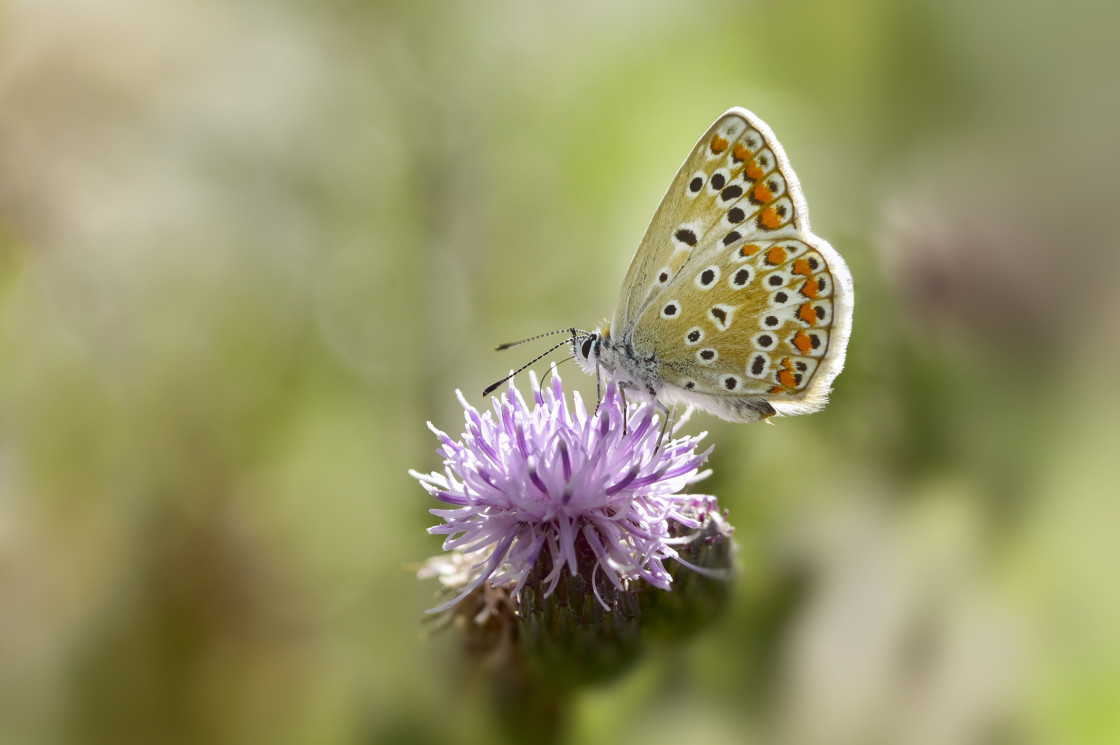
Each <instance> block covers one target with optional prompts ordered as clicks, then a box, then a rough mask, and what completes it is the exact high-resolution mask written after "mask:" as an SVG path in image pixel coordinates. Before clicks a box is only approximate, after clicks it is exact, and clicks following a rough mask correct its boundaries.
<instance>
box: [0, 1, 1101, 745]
mask: <svg viewBox="0 0 1120 745" xmlns="http://www.w3.org/2000/svg"><path fill="white" fill-rule="evenodd" d="M1118 22H1120V10H1117V9H1116V6H1113V5H1108V4H1095V3H1089V2H1074V3H1061V4H1059V3H1045V2H995V3H974V2H968V1H966V0H925V1H924V2H892V1H891V0H862V1H857V2H849V3H838V2H829V1H828V0H817V1H816V2H813V1H806V2H796V1H795V2H769V3H741V2H739V3H737V2H731V1H730V0H727V1H724V2H720V1H718V0H704V1H702V2H681V3H671V2H656V3H650V2H639V1H638V0H627V1H625V2H615V3H609V4H608V3H597V2H589V1H587V0H576V1H575V2H571V3H563V4H562V3H522V2H515V1H514V0H504V1H501V0H496V1H491V2H437V1H436V0H421V1H420V2H404V1H403V0H398V1H395V2H394V1H393V0H386V1H385V2H360V1H359V0H326V1H325V2H318V3H310V2H305V3H301V2H297V0H276V1H274V2H265V1H263V0H259V1H254V0H242V1H240V2H235V3H231V2H224V1H219V0H162V1H161V2H151V1H150V0H101V2H97V3H90V2H83V1H81V0H7V1H6V2H3V3H2V4H0V742H4V743H39V742H43V743H71V742H74V743H188V742H191V743H195V742H206V743H252V742H269V743H274V744H282V745H286V744H288V743H291V744H293V745H294V744H297V743H437V742H439V743H445V742H455V743H460V742H461V743H484V742H487V743H488V742H492V741H493V737H494V728H495V717H494V714H493V712H492V711H491V710H490V708H489V698H488V694H487V691H486V689H485V687H484V686H483V684H482V681H483V679H484V677H483V676H482V675H481V674H480V673H479V671H477V670H471V669H469V668H468V667H464V666H462V665H460V664H457V663H456V659H457V657H456V654H455V636H454V634H443V635H438V636H436V637H434V638H426V637H425V635H424V632H423V629H422V626H421V624H420V619H421V617H422V611H423V610H424V609H425V608H427V607H429V606H430V605H432V604H433V599H432V598H433V592H434V591H435V589H436V587H435V584H434V583H432V582H427V583H421V582H418V581H417V580H416V579H415V578H414V576H413V575H412V574H411V573H410V571H409V570H408V569H407V565H408V564H409V563H410V562H416V561H419V560H421V559H423V558H425V557H426V556H429V555H432V554H434V553H437V552H438V548H439V540H438V539H437V538H436V537H433V536H429V535H427V534H426V533H425V528H426V527H427V526H429V525H431V524H432V523H433V522H434V521H435V518H433V517H432V516H430V515H429V514H427V509H428V508H429V507H432V506H433V503H432V501H431V500H430V499H429V498H428V497H427V496H426V495H425V494H424V492H423V491H422V490H421V489H420V488H419V487H418V486H417V485H416V484H415V482H414V481H412V480H411V479H410V478H409V477H408V476H407V474H406V469H407V468H409V467H412V468H417V469H419V470H424V471H426V470H431V469H433V468H436V467H438V466H439V461H438V459H437V457H436V456H435V455H434V452H433V450H434V448H435V445H436V443H435V440H434V438H433V437H432V436H431V434H430V433H429V432H428V430H427V429H426V428H425V422H426V421H427V420H432V421H433V422H434V423H435V424H436V425H437V426H439V427H441V428H443V429H446V430H448V431H449V432H452V433H455V432H458V431H460V429H459V428H460V425H461V413H460V411H459V408H458V405H457V404H456V402H455V400H454V396H453V390H454V389H455V388H461V389H463V390H464V391H465V392H466V393H467V395H468V397H469V398H470V399H471V400H472V401H474V402H476V403H478V404H482V403H483V402H482V401H481V400H480V397H479V395H478V394H479V392H480V391H481V389H482V388H483V386H484V385H486V384H487V383H489V382H491V381H492V380H493V379H495V378H496V377H499V376H500V375H501V374H502V373H503V372H504V371H506V370H508V369H509V367H510V366H511V365H516V364H519V363H520V362H522V361H524V360H525V359H527V356H526V355H528V354H530V350H525V351H523V352H521V351H519V352H513V353H506V354H505V355H504V356H503V355H498V354H495V353H494V352H492V351H491V350H492V347H493V346H494V344H495V343H497V342H501V341H507V340H510V339H516V338H521V337H523V336H526V335H528V334H531V333H535V332H539V331H543V330H548V329H552V328H559V327H562V326H567V325H569V324H577V325H582V326H588V325H592V324H595V323H596V322H598V321H599V320H600V319H601V318H602V317H605V316H608V315H610V313H611V312H612V308H613V303H614V299H615V296H616V293H617V289H618V284H619V282H620V281H621V278H622V275H623V273H624V271H625V268H626V266H627V264H628V262H629V260H630V257H631V255H632V252H633V250H634V247H635V246H636V244H637V241H638V239H639V238H640V236H641V235H642V232H643V231H644V230H645V227H646V223H647V221H648V220H649V218H650V216H651V215H652V213H653V210H654V208H655V206H656V204H657V202H658V200H659V199H660V197H661V195H662V194H663V193H664V190H665V188H666V187H667V185H668V183H669V181H670V179H671V178H672V176H673V174H674V173H675V171H676V169H677V167H678V166H679V165H680V162H681V161H682V160H683V158H684V157H685V155H686V154H687V153H688V151H689V148H691V146H692V145H693V143H694V142H695V141H696V139H697V138H698V137H699V135H700V134H701V133H702V132H703V131H704V130H705V128H706V127H707V126H708V125H709V124H710V123H711V122H712V121H713V120H714V119H715V118H716V117H717V116H719V115H720V114H721V113H722V112H723V111H724V110H725V109H727V108H728V107H730V106H733V105H741V106H745V107H747V108H749V109H751V110H753V111H754V112H756V113H757V114H758V115H759V116H760V117H762V118H763V119H764V120H765V121H767V122H768V123H769V124H770V125H771V126H772V127H773V129H774V130H775V131H776V132H777V133H778V134H779V136H780V137H781V140H782V142H783V143H784V145H785V147H786V150H787V151H788V153H789V155H790V158H791V160H792V162H793V165H794V168H795V169H796V171H797V173H798V174H799V176H800V178H801V182H802V185H803V187H804V191H805V193H806V197H807V199H808V201H809V204H810V205H811V208H812V215H813V226H814V228H815V230H816V232H818V233H819V234H820V235H822V236H824V237H826V238H827V239H828V240H829V241H831V243H832V244H833V245H834V246H835V247H836V248H837V249H838V250H839V251H840V252H841V253H842V254H843V255H844V256H845V257H846V259H847V261H848V262H849V264H850V266H851V268H852V272H853V275H854V277H855V285H856V295H857V300H856V312H855V328H854V331H853V334H852V341H851V346H850V349H849V357H848V360H849V361H848V367H847V370H846V371H845V372H844V373H843V374H842V375H841V376H840V377H839V378H838V380H837V384H836V390H835V393H834V395H833V399H832V403H831V404H830V405H829V407H828V408H827V409H826V410H825V411H823V412H822V413H820V414H817V415H814V416H810V417H801V418H796V419H787V420H779V421H777V422H776V424H775V426H766V425H761V424H759V425H729V424H725V423H723V422H720V421H717V420H715V419H714V418H712V417H709V416H707V415H698V416H697V417H695V418H694V419H693V421H692V424H690V425H689V426H690V428H691V430H692V431H699V430H701V429H708V430H710V431H711V434H710V440H711V442H713V443H714V444H715V445H716V450H715V453H714V455H713V458H712V461H711V464H712V466H713V467H714V469H715V472H716V475H715V477H714V478H712V479H711V480H710V481H709V482H708V488H709V490H710V491H712V492H714V493H716V494H717V495H719V497H720V499H721V502H722V503H723V505H724V506H725V507H726V508H727V509H729V510H730V518H731V521H732V523H733V524H734V525H735V526H736V527H737V533H736V536H737V538H738V540H739V543H740V545H741V551H740V554H739V563H740V569H741V571H740V572H739V575H738V578H737V587H736V591H735V600H734V602H733V604H732V606H731V607H730V608H729V610H728V612H727V613H726V614H725V615H724V616H723V617H722V618H720V619H719V620H718V621H717V622H716V623H715V624H714V625H713V626H712V627H711V628H710V629H709V630H708V631H707V632H706V633H705V634H704V635H702V636H701V637H699V638H697V639H695V640H694V641H692V642H691V643H690V644H688V645H687V646H684V647H682V648H678V649H674V650H662V651H658V652H656V653H654V654H652V655H651V656H650V657H649V659H648V660H647V661H646V662H645V663H643V664H642V665H641V666H640V667H639V668H638V669H637V670H635V671H634V672H633V673H632V674H631V675H628V676H627V677H625V678H624V679H622V680H620V681H618V682H617V683H615V684H613V685H610V686H607V687H604V688H601V689H597V690H594V691H591V692H589V693H588V694H587V695H585V696H584V697H583V698H582V700H581V701H580V702H579V706H578V707H577V709H576V713H575V721H574V722H573V725H572V726H573V734H572V740H573V741H574V742H581V743H607V742H609V743H612V744H613V743H643V744H645V743H668V742H680V741H688V742H697V741H701V738H704V740H703V741H705V742H712V743H718V742H765V743H777V742H783V743H784V742H790V743H810V744H811V743H851V744H852V745H867V744H868V743H883V744H884V745H890V744H891V743H918V744H922V745H926V744H928V745H954V744H956V743H961V744H962V745H963V744H967V743H993V744H1000V743H1019V742H1024V743H1034V742H1038V743H1049V742H1053V743H1086V744H1095V743H1100V744H1102V745H1104V744H1106V743H1117V742H1120V593H1118V592H1117V590H1116V587H1117V573H1118V571H1120V540H1118V539H1117V537H1116V533H1117V530H1118V529H1120V500H1118V498H1117V495H1118V494H1120V488H1118V483H1120V479H1118V476H1120V464H1118V453H1117V445H1118V443H1120V435H1118V434H1117V429H1116V427H1117V425H1116V422H1117V418H1118V415H1120V393H1118V392H1117V389H1116V388H1115V387H1109V385H1110V384H1111V383H1113V382H1115V381H1116V380H1117V379H1118V377H1117V376H1118V373H1120V345H1118V343H1117V342H1118V340H1120V333H1118V331H1120V323H1118V321H1120V303H1118V301H1117V299H1116V298H1117V295H1116V293H1115V292H1114V288H1113V285H1114V278H1115V277H1116V272H1117V269H1118V268H1120V267H1118V264H1120V252H1118V250H1117V245H1116V240H1115V238H1114V233H1113V231H1112V230H1110V229H1108V228H1107V224H1108V222H1110V219H1111V217H1112V216H1113V215H1112V213H1113V212H1114V211H1115V209H1116V206H1115V203H1116V199H1117V194H1118V189H1117V185H1116V174H1117V173H1118V172H1120V156H1118V148H1117V147H1116V144H1115V142H1116V125H1115V121H1116V116H1117V114H1118V113H1120V106H1118V104H1117V97H1116V95H1115V80H1114V77H1115V72H1116V70H1117V69H1118V66H1120V59H1118V54H1117V53H1116V50H1115V48H1116V29H1117V27H1118ZM542 369H543V368H542ZM564 369H565V371H566V372H565V378H566V380H567V381H568V383H569V384H572V385H575V386H577V387H579V388H581V389H582V390H583V391H584V392H593V390H594V387H593V381H591V380H590V379H589V378H586V377H584V376H582V375H580V374H579V372H578V371H577V370H575V369H574V367H571V366H567V367H565V368H564ZM592 395H593V393H592ZM526 734H527V735H531V734H532V733H526Z"/></svg>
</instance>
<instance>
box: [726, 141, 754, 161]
mask: <svg viewBox="0 0 1120 745" xmlns="http://www.w3.org/2000/svg"><path fill="white" fill-rule="evenodd" d="M731 157H732V158H734V159H735V160H736V161H744V160H746V159H747V158H749V157H751V151H750V150H748V149H747V146H746V145H744V144H743V143H741V142H737V143H735V147H733V148H731Z"/></svg>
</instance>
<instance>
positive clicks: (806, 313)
mask: <svg viewBox="0 0 1120 745" xmlns="http://www.w3.org/2000/svg"><path fill="white" fill-rule="evenodd" d="M797 317H798V318H800V319H801V320H802V321H804V322H805V323H807V324H809V325H811V326H816V325H817V314H816V312H815V311H814V310H813V304H812V303H805V304H804V305H802V306H801V307H800V308H799V309H798V310H797Z"/></svg>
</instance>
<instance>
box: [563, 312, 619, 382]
mask: <svg viewBox="0 0 1120 745" xmlns="http://www.w3.org/2000/svg"><path fill="white" fill-rule="evenodd" d="M610 345H611V327H610V325H609V324H608V325H604V326H601V327H600V328H597V329H595V330H594V331H592V332H591V333H589V334H585V335H581V336H572V357H574V358H575V361H576V364H577V365H579V366H580V368H581V369H582V370H583V371H584V372H586V373H590V374H591V375H595V374H596V369H597V368H600V367H601V366H602V359H603V351H604V348H609V347H610Z"/></svg>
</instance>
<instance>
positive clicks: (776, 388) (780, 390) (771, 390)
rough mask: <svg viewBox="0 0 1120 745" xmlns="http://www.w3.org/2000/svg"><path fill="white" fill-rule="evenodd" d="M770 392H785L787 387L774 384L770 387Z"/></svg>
mask: <svg viewBox="0 0 1120 745" xmlns="http://www.w3.org/2000/svg"><path fill="white" fill-rule="evenodd" d="M770 392H771V393H785V392H786V389H785V388H782V387H781V386H780V385H776V386H774V387H773V388H771V389H770Z"/></svg>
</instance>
